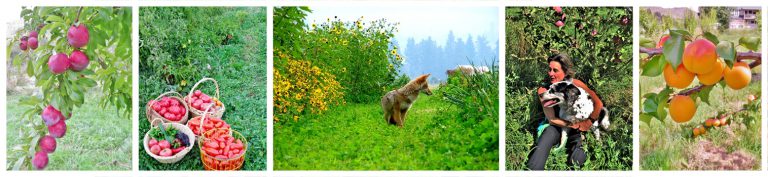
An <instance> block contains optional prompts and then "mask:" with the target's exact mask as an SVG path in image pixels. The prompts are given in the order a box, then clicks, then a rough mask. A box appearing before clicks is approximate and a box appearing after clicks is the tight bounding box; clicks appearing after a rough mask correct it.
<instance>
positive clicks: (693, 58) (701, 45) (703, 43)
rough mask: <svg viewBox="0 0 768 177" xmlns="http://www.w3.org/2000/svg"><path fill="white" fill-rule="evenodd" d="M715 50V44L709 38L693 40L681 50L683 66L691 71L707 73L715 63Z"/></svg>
mask: <svg viewBox="0 0 768 177" xmlns="http://www.w3.org/2000/svg"><path fill="white" fill-rule="evenodd" d="M716 50H717V48H716V47H715V44H713V43H712V42H710V41H709V40H706V39H698V40H695V41H693V42H691V43H690V44H688V46H686V47H685V51H683V66H685V69H687V70H688V71H690V72H692V73H696V74H706V73H709V72H711V71H712V69H714V68H715V65H716V63H717V51H716Z"/></svg>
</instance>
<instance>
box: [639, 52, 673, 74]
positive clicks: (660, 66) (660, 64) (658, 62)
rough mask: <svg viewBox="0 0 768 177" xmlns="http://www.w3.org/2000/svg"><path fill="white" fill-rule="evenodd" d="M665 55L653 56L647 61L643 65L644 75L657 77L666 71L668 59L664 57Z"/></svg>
mask: <svg viewBox="0 0 768 177" xmlns="http://www.w3.org/2000/svg"><path fill="white" fill-rule="evenodd" d="M663 57H664V55H656V56H653V58H651V61H648V63H645V66H643V73H642V75H643V76H649V77H656V76H659V75H661V73H662V72H664V66H666V65H667V61H666V60H665V59H664V58H663Z"/></svg>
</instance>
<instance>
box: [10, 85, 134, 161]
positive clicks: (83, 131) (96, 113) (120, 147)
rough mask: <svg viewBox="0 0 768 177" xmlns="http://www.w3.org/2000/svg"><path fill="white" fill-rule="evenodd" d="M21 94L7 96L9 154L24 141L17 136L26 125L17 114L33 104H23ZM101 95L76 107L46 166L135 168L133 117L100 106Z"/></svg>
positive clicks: (91, 97)
mask: <svg viewBox="0 0 768 177" xmlns="http://www.w3.org/2000/svg"><path fill="white" fill-rule="evenodd" d="M21 97H22V95H8V98H7V108H8V110H7V112H6V118H7V120H8V121H7V123H8V125H7V134H6V139H7V141H8V142H7V143H8V147H9V148H8V154H11V151H10V150H11V147H13V146H15V145H16V144H19V143H21V142H18V139H17V137H19V132H18V131H19V128H25V127H24V126H22V125H20V124H19V122H20V121H19V119H20V118H19V117H18V116H17V115H21V114H22V113H23V111H25V110H27V109H29V108H30V107H29V106H23V105H21V104H19V98H21ZM99 99H100V98H96V97H94V96H88V97H86V99H85V104H83V105H82V106H81V107H79V108H77V109H75V110H74V111H73V112H74V113H73V116H72V118H70V119H69V120H67V133H66V135H64V137H62V138H60V139H57V140H56V144H57V147H56V152H54V153H52V154H49V156H48V158H49V162H48V167H46V170H130V169H131V167H132V163H131V158H132V156H131V154H132V153H131V150H132V149H131V148H132V146H131V144H132V143H131V139H132V138H131V125H132V124H131V120H130V119H124V118H118V117H117V116H116V114H117V113H116V112H117V111H116V109H115V108H114V107H107V108H106V109H104V108H101V107H99V106H98V105H97V104H98V102H99ZM38 117H39V116H38ZM36 120H40V121H42V120H41V119H36ZM7 163H8V164H9V165H10V164H13V163H14V162H9V161H7Z"/></svg>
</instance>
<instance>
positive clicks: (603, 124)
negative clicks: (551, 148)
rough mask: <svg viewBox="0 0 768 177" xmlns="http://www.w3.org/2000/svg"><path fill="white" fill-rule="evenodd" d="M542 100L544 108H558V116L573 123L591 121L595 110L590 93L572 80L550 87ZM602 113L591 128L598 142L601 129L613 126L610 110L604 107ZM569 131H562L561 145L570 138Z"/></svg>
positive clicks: (565, 129)
mask: <svg viewBox="0 0 768 177" xmlns="http://www.w3.org/2000/svg"><path fill="white" fill-rule="evenodd" d="M541 100H544V102H543V105H542V106H544V107H550V108H553V107H555V106H557V107H558V108H559V110H560V111H559V113H558V114H557V116H558V117H559V118H560V119H563V120H565V121H568V122H571V123H576V122H581V121H584V120H586V119H589V115H590V114H592V112H593V111H594V109H595V106H594V103H593V102H592V98H590V97H589V93H587V92H586V91H584V89H582V88H579V87H577V86H576V85H574V84H573V81H572V80H571V79H565V80H563V81H560V82H557V83H554V84H552V85H550V86H549V90H547V92H545V93H544V94H542V96H541ZM600 111H601V112H600V118H599V119H598V120H597V121H595V122H594V123H593V124H592V128H591V130H592V131H593V132H594V133H595V137H596V138H597V140H600V129H604V130H606V131H607V130H608V127H609V126H610V125H611V122H610V120H609V112H608V108H606V107H603V109H602V110H600ZM567 130H568V128H567V127H566V128H564V129H563V131H562V139H561V143H565V141H566V139H567V137H568V135H567V134H566V132H567Z"/></svg>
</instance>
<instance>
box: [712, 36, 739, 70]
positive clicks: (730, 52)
mask: <svg viewBox="0 0 768 177" xmlns="http://www.w3.org/2000/svg"><path fill="white" fill-rule="evenodd" d="M717 55H719V56H720V58H723V60H725V62H726V63H729V66H733V62H734V60H735V59H736V47H734V46H733V42H730V41H721V42H720V43H719V44H717Z"/></svg>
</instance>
